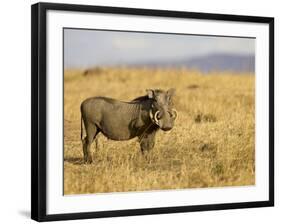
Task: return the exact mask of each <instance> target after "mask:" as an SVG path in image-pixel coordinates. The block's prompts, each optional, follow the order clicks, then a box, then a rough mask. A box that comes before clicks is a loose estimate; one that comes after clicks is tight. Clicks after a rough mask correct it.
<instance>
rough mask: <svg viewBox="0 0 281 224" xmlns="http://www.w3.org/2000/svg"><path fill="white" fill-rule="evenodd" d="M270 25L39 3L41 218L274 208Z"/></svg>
mask: <svg viewBox="0 0 281 224" xmlns="http://www.w3.org/2000/svg"><path fill="white" fill-rule="evenodd" d="M273 83H274V19H273V18H269V17H253V16H240V15H223V14H209V13H194V12H182V11H181V12H180V11H163V10H150V9H136V8H116V7H102V6H87V5H68V4H53V3H38V4H35V5H33V6H32V200H31V201H32V208H31V210H32V212H31V216H32V219H35V220H37V221H52V220H67V219H83V218H98V217H114V216H131V215H145V214H160V213H175V212H190V211H205V210H219V209H234V208H251V207H263V206H273V205H274V151H273V150H274V125H273V123H274V96H273V93H274V84H273Z"/></svg>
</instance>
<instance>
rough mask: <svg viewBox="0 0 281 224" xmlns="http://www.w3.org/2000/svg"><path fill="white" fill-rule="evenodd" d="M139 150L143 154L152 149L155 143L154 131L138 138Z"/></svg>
mask: <svg viewBox="0 0 281 224" xmlns="http://www.w3.org/2000/svg"><path fill="white" fill-rule="evenodd" d="M139 141H140V147H141V152H142V154H143V155H144V156H146V154H147V153H148V151H149V150H151V149H153V147H154V145H155V132H152V133H150V134H145V135H144V136H143V137H142V138H139Z"/></svg>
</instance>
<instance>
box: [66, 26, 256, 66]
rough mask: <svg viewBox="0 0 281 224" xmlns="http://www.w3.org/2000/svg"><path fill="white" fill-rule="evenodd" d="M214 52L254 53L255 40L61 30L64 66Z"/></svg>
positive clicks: (126, 63) (177, 57)
mask: <svg viewBox="0 0 281 224" xmlns="http://www.w3.org/2000/svg"><path fill="white" fill-rule="evenodd" d="M216 53H227V54H240V55H241V54H255V40H254V39H250V38H236V37H235V38H234V37H216V36H197V35H196V36H195V35H175V34H156V33H137V32H118V31H97V30H81V29H65V30H64V63H65V64H64V65H65V68H69V67H71V68H75V67H77V68H85V67H91V66H98V65H100V66H101V65H130V64H134V63H141V62H149V61H152V62H154V61H157V62H159V61H160V62H161V61H169V60H171V61H173V60H182V59H184V60H188V59H191V58H194V57H199V56H206V55H209V54H216Z"/></svg>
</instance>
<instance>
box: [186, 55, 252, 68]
mask: <svg viewBox="0 0 281 224" xmlns="http://www.w3.org/2000/svg"><path fill="white" fill-rule="evenodd" d="M185 65H186V66H187V67H190V68H197V69H199V70H201V71H203V72H209V71H212V70H219V71H225V70H227V71H234V72H255V56H254V55H228V54H213V55H208V56H204V57H198V58H193V59H191V60H188V61H187V62H186V63H185Z"/></svg>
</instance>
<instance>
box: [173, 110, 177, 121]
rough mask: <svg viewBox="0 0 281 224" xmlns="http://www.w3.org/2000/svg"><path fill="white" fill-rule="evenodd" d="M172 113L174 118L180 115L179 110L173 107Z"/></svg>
mask: <svg viewBox="0 0 281 224" xmlns="http://www.w3.org/2000/svg"><path fill="white" fill-rule="evenodd" d="M172 115H173V118H174V119H175V120H176V119H177V117H178V112H177V111H176V109H172Z"/></svg>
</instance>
